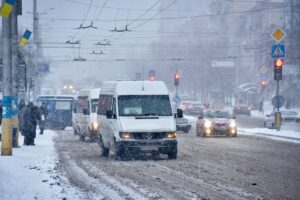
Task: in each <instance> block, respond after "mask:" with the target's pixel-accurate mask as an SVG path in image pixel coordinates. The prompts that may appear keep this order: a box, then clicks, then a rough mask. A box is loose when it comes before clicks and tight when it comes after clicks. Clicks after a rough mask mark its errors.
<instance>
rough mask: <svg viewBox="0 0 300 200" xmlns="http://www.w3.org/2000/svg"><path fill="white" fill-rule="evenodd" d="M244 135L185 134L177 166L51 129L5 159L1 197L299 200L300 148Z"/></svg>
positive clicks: (2, 159)
mask: <svg viewBox="0 0 300 200" xmlns="http://www.w3.org/2000/svg"><path fill="white" fill-rule="evenodd" d="M190 119H191V121H192V122H193V125H194V123H195V118H193V117H190ZM246 120H249V119H246ZM244 129H245V130H244ZM244 129H243V130H242V131H239V136H238V137H237V138H223V137H217V138H205V139H203V138H198V137H196V136H195V132H194V130H195V128H194V127H193V128H192V130H191V132H190V133H189V134H184V133H179V134H178V141H179V154H178V159H177V160H168V159H167V157H163V156H161V157H160V159H158V160H153V159H152V158H145V160H132V161H115V159H114V156H113V155H111V156H110V157H109V158H103V157H100V152H99V147H98V145H97V144H96V143H90V142H80V141H79V138H78V136H76V135H74V134H73V131H72V130H70V129H69V130H65V131H58V132H52V131H46V133H45V134H44V135H42V136H40V135H38V136H37V139H36V144H37V145H36V146H21V148H19V149H14V151H13V156H10V157H3V156H2V157H0V199H1V200H10V199H20V200H21V199H22V200H23V199H25V200H27V199H28V200H31V199H45V200H46V199H64V200H67V199H80V200H81V199H83V200H84V199H87V200H94V199H95V200H98V199H298V197H299V196H300V179H299V177H300V168H299V167H298V166H299V165H300V154H299V152H300V145H299V143H295V141H289V140H287V139H286V138H279V141H278V138H275V139H277V140H273V139H274V138H272V137H274V136H273V135H272V134H274V133H272V132H273V131H270V130H268V131H269V132H270V136H268V135H266V136H264V135H263V134H256V133H255V132H266V130H267V129H262V130H260V129H249V128H248V129H246V128H244ZM251 131H252V132H251ZM253 131H254V132H253ZM275 133H276V132H275ZM257 135H259V137H257ZM265 137H268V138H265ZM293 137H296V136H295V135H293ZM270 138H271V139H270ZM21 140H22V138H20V144H21Z"/></svg>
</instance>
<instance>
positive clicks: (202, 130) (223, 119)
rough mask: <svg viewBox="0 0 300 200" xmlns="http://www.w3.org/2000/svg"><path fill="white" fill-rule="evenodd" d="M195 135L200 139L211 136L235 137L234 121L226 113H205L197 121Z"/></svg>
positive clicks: (235, 126) (235, 127)
mask: <svg viewBox="0 0 300 200" xmlns="http://www.w3.org/2000/svg"><path fill="white" fill-rule="evenodd" d="M196 135H197V136H202V137H208V136H213V135H225V136H230V137H236V136H237V125H236V121H235V119H233V118H232V117H231V115H230V114H229V112H228V111H219V110H217V111H206V112H204V113H203V115H200V116H199V118H198V120H197V123H196Z"/></svg>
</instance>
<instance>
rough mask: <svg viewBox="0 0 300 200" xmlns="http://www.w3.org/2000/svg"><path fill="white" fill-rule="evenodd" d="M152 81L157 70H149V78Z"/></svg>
mask: <svg viewBox="0 0 300 200" xmlns="http://www.w3.org/2000/svg"><path fill="white" fill-rule="evenodd" d="M148 79H149V80H150V81H155V70H154V69H152V70H149V78H148Z"/></svg>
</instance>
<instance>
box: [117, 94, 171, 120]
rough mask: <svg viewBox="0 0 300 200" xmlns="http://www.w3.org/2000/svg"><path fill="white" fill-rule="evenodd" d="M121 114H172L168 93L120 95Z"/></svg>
mask: <svg viewBox="0 0 300 200" xmlns="http://www.w3.org/2000/svg"><path fill="white" fill-rule="evenodd" d="M118 107H119V116H152V115H154V116H172V109H171V105H170V100H169V96H168V95H126V96H119V97H118Z"/></svg>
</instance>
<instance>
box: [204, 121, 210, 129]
mask: <svg viewBox="0 0 300 200" xmlns="http://www.w3.org/2000/svg"><path fill="white" fill-rule="evenodd" d="M211 126H212V122H211V121H209V120H205V121H204V128H211Z"/></svg>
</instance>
